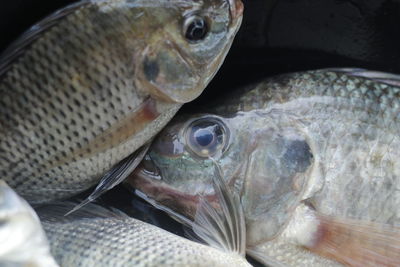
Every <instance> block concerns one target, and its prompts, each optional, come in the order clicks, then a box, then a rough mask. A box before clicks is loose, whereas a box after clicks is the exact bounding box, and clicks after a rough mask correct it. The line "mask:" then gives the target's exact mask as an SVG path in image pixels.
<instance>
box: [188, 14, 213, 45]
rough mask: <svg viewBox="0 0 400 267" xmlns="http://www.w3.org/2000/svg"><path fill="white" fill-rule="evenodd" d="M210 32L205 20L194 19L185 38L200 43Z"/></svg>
mask: <svg viewBox="0 0 400 267" xmlns="http://www.w3.org/2000/svg"><path fill="white" fill-rule="evenodd" d="M207 32H208V25H207V23H206V21H205V20H204V19H203V18H200V17H196V18H194V19H193V20H192V21H191V22H190V24H189V25H188V27H187V30H186V34H185V37H186V39H188V40H190V41H200V40H202V39H204V37H205V36H206V34H207Z"/></svg>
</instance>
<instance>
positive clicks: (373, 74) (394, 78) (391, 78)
mask: <svg viewBox="0 0 400 267" xmlns="http://www.w3.org/2000/svg"><path fill="white" fill-rule="evenodd" d="M329 70H332V71H335V72H343V73H346V74H347V75H351V76H357V77H363V78H366V79H370V80H374V81H378V82H381V83H385V84H387V85H391V86H396V87H400V75H398V74H392V73H386V72H380V71H372V70H365V69H358V68H354V69H352V68H347V69H329Z"/></svg>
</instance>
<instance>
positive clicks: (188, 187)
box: [128, 112, 314, 244]
mask: <svg viewBox="0 0 400 267" xmlns="http://www.w3.org/2000/svg"><path fill="white" fill-rule="evenodd" d="M284 117H286V116H284ZM310 147H312V146H311V145H310V144H309V141H308V138H307V135H306V134H305V133H303V132H302V131H301V127H299V125H296V124H295V123H293V122H292V120H285V118H282V116H280V115H277V114H272V113H262V114H257V113H253V112H250V113H248V112H242V113H237V114H235V115H234V116H233V117H220V116H216V115H200V116H195V117H192V118H190V119H186V120H185V119H178V118H176V119H175V120H173V121H172V123H171V124H170V125H169V126H168V127H166V128H165V129H164V130H163V131H162V132H161V133H160V134H159V136H158V137H156V139H155V141H154V143H153V145H152V147H151V148H150V150H149V152H148V154H147V155H146V157H145V160H144V161H143V162H142V164H141V165H140V166H139V168H138V169H137V170H136V171H135V172H134V174H133V175H132V176H131V177H130V178H129V179H128V182H129V183H130V184H131V185H132V186H133V187H134V188H137V189H138V190H139V191H141V192H142V193H144V194H145V195H146V196H148V197H149V198H152V199H154V200H155V201H156V202H157V203H160V204H161V205H164V206H168V207H169V208H171V209H173V210H174V211H176V212H178V213H180V214H184V215H186V216H188V217H193V216H194V215H195V213H196V208H197V204H198V202H199V197H200V196H201V197H202V198H205V199H207V200H208V201H210V202H211V203H213V202H214V201H216V198H215V192H214V189H213V184H212V177H213V175H215V165H214V164H215V163H216V164H218V165H219V167H220V169H221V170H222V173H221V176H222V177H223V179H224V180H225V182H226V184H227V185H228V186H229V187H230V188H232V190H234V191H236V192H237V193H238V194H239V195H240V197H241V203H242V205H243V209H244V213H245V217H246V225H247V231H248V243H250V244H255V243H257V242H259V241H260V238H262V240H265V239H271V238H273V237H274V236H275V235H277V234H278V233H279V231H280V230H282V228H283V227H284V226H285V224H286V223H287V222H288V220H289V219H290V216H291V214H292V212H293V209H294V208H295V206H296V205H297V203H298V201H299V199H300V197H301V196H302V193H303V192H304V190H305V188H306V183H307V181H308V180H309V179H308V177H309V176H310V173H311V172H312V169H313V165H314V164H313V162H314V157H313V153H312V151H311V148H310ZM213 204H214V205H218V204H217V203H213Z"/></svg>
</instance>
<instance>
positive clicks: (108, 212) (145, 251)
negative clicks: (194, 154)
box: [38, 202, 251, 266]
mask: <svg viewBox="0 0 400 267" xmlns="http://www.w3.org/2000/svg"><path fill="white" fill-rule="evenodd" d="M74 205H75V204H73V203H68V202H64V203H56V204H50V205H47V206H45V207H41V208H40V209H39V210H38V213H39V215H40V217H41V220H42V223H43V227H44V229H45V231H46V233H47V235H48V237H49V241H50V245H51V252H52V254H53V255H54V257H55V258H56V260H57V262H58V263H59V264H60V265H61V266H251V265H250V264H249V263H247V261H246V260H245V258H244V257H242V256H241V255H239V254H237V253H235V252H233V251H231V252H223V251H221V250H218V249H215V248H212V247H209V246H206V245H203V244H199V243H195V242H193V241H191V240H188V239H184V238H183V237H179V236H177V235H174V234H172V233H170V232H167V231H165V230H163V229H160V228H158V227H155V226H153V225H150V224H148V223H145V222H142V221H139V220H137V219H134V218H131V217H128V216H127V215H125V214H124V213H122V212H121V211H118V210H115V209H107V208H105V207H102V206H99V205H97V204H93V203H92V204H88V205H86V206H85V207H83V208H82V209H80V210H79V211H77V212H74V213H73V214H72V215H69V216H64V214H65V212H66V211H68V210H70V209H71V207H73V206H74ZM244 248H245V247H244V246H243V247H242V249H244Z"/></svg>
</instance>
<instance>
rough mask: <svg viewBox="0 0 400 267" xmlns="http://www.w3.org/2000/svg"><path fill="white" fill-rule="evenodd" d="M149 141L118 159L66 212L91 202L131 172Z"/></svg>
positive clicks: (145, 151)
mask: <svg viewBox="0 0 400 267" xmlns="http://www.w3.org/2000/svg"><path fill="white" fill-rule="evenodd" d="M149 147H150V143H148V144H146V145H144V146H143V147H141V148H140V149H138V150H137V151H135V152H134V153H133V154H131V155H130V156H128V157H127V158H125V159H123V160H122V161H120V162H119V163H118V164H117V165H115V166H114V167H113V168H112V169H111V170H109V171H108V172H107V173H106V174H104V176H103V177H102V178H101V180H100V182H99V184H98V185H97V187H96V188H95V189H94V191H93V192H92V193H91V194H90V195H89V196H88V197H87V198H86V199H85V200H84V201H82V202H81V203H80V204H78V205H77V206H75V207H74V208H73V209H72V210H70V211H69V212H68V213H67V214H65V215H69V214H71V213H73V212H76V211H77V210H79V209H81V208H82V207H83V206H85V205H87V204H88V203H90V202H92V201H93V200H95V199H96V198H98V197H99V196H101V195H102V194H104V193H105V192H107V191H108V190H111V189H112V188H113V187H115V186H117V185H118V184H120V183H121V182H122V181H123V180H125V178H126V177H128V175H129V174H131V173H132V171H133V170H134V169H136V167H137V166H138V165H139V163H140V162H141V161H142V159H143V158H144V156H145V155H146V153H147V150H149Z"/></svg>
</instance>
